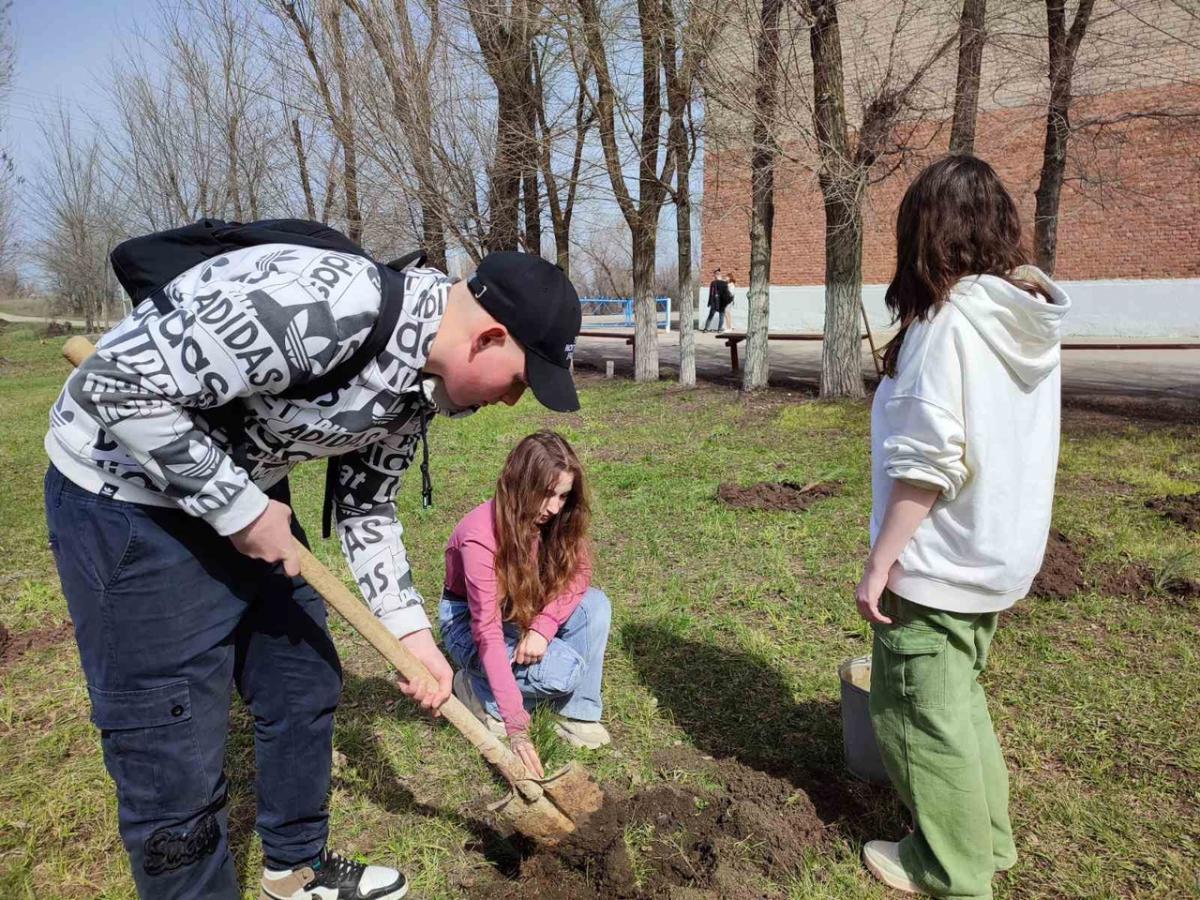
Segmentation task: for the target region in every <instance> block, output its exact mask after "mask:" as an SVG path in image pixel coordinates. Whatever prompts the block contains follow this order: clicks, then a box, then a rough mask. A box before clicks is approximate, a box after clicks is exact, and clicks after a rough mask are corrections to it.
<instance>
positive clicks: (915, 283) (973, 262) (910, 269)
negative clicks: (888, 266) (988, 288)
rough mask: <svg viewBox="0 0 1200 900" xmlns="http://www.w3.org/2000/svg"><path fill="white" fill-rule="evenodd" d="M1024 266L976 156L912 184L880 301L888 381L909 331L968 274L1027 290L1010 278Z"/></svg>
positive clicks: (997, 193)
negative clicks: (888, 318) (887, 329)
mask: <svg viewBox="0 0 1200 900" xmlns="http://www.w3.org/2000/svg"><path fill="white" fill-rule="evenodd" d="M1027 261H1028V257H1027V255H1026V253H1025V250H1024V249H1023V248H1022V246H1021V218H1020V216H1019V215H1018V214H1017V205H1016V204H1015V203H1013V199H1012V197H1010V196H1009V193H1008V191H1006V190H1005V189H1004V184H1003V183H1002V182H1001V181H1000V178H999V176H997V175H996V172H995V170H994V169H993V168H992V167H991V166H989V165H988V164H987V163H986V162H984V161H983V160H982V159H979V158H978V157H975V156H947V157H944V158H942V159H940V160H938V161H937V162H935V163H931V164H930V165H928V166H926V167H925V169H924V170H923V171H922V172H921V173H920V174H919V175H918V176H917V177H916V178H915V179H913V183H912V184H910V185H909V186H908V190H907V191H905V192H904V199H903V200H901V201H900V211H899V213H897V215H896V274H895V275H893V276H892V281H891V284H889V285H888V289H887V294H886V295H885V296H884V299H885V301H886V302H887V307H888V310H889V311H890V312H891V313H892V315H893V316H894V321H897V322H899V323H900V330H899V331H897V332H896V336H895V337H894V338H892V339H891V341H889V342H888V345H887V348H886V349H885V350H884V354H883V371H884V374H886V375H890V376H892V377H895V375H896V363H897V361H898V360H899V359H900V348H901V346H902V345H903V343H904V335H905V333H906V332H907V331H908V328H909V326H910V325H912V323H913V322H916V321H918V320H920V319H926V318H929V317H930V316H931V315H932V314H933V313H934V312H936V310H937V307H938V305H939V304H940V303H942V302H943V301H944V300H945V299H946V298H947V297H948V296H949V294H950V289H951V288H952V287H953V286H954V284H955V282H957V281H958V280H959V279H960V278H963V277H965V276H967V275H996V276H998V277H1000V278H1003V279H1005V280H1006V281H1008V282H1010V283H1012V284H1014V285H1016V286H1017V287H1020V288H1022V289H1024V290H1027V291H1032V292H1035V293H1039V294H1042V295H1043V296H1045V291H1044V290H1043V289H1042V288H1040V287H1039V286H1038V285H1036V284H1032V283H1029V282H1026V281H1022V280H1020V279H1018V278H1016V277H1015V276H1014V275H1013V271H1014V270H1015V269H1017V268H1018V267H1019V266H1022V265H1024V264H1025V263H1026V262H1027Z"/></svg>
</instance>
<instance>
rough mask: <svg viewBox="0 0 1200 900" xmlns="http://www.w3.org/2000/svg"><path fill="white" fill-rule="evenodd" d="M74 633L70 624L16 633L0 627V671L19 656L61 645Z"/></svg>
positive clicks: (65, 623) (64, 623) (73, 628)
mask: <svg viewBox="0 0 1200 900" xmlns="http://www.w3.org/2000/svg"><path fill="white" fill-rule="evenodd" d="M74 633H75V627H74V626H73V625H72V624H71V623H70V622H63V623H62V624H61V625H52V626H51V627H49V628H34V629H32V630H30V631H18V632H16V633H13V632H11V631H9V630H8V629H7V628H5V627H4V626H3V625H0V671H3V670H4V669H7V668H8V667H9V666H11V665H12V664H13V663H15V662H16V661H17V658H18V657H20V656H21V654H23V653H27V652H29V651H30V650H42V649H44V648H46V647H52V646H54V645H55V644H61V643H62V642H63V641H65V640H66V639H67V638H69V637H71V636H72V635H73V634H74Z"/></svg>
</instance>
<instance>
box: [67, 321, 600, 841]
mask: <svg viewBox="0 0 1200 900" xmlns="http://www.w3.org/2000/svg"><path fill="white" fill-rule="evenodd" d="M94 350H95V348H94V347H93V346H92V344H91V342H90V341H88V340H87V338H83V337H73V338H71V339H70V340H68V341H67V342H66V344H65V345H64V346H63V356H65V357H66V358H67V359H68V360H69V361H70V362H71V364H72V365H75V366H78V365H80V364H81V363H82V362H83V361H84V360H85V359H87V358H88V357H89V356H90V355H91V354H92V352H93V351H94ZM298 549H299V552H300V576H301V577H302V578H303V579H304V580H305V581H307V582H308V583H309V585H310V586H311V587H312V588H313V590H315V591H316V592H317V593H318V594H320V595H321V596H322V597H323V598H324V600H325V602H326V603H327V604H328V605H329V606H331V607H333V608H334V609H335V610H337V611H338V612H339V613H340V614H341V616H342V618H344V619H345V620H346V621H347V622H349V623H350V625H351V626H352V627H353V628H354V630H355V631H357V632H358V633H359V634H361V635H362V636H363V637H364V638H366V639H367V641H368V643H370V644H371V646H372V647H374V648H375V649H376V650H378V651H379V653H380V655H382V656H383V658H384V659H386V660H387V661H388V662H390V663H391V664H392V665H393V666H395V667H396V669H398V670H399V672H400V674H401V675H403V676H404V678H405V679H406V680H408V681H425V682H427V683H432V682H433V681H434V678H433V676H432V675H431V674H430V673H429V670H428V669H426V668H425V665H424V663H422V662H421V661H420V660H419V659H417V658H416V657H415V656H413V655H412V653H410V652H409V650H408V648H407V647H405V646H404V645H403V644H402V643H400V641H399V640H397V638H396V637H395V636H394V635H392V633H391V632H390V631H388V630H387V628H386V627H385V626H384V625H383V623H382V622H380V621H379V620H378V619H377V618H375V615H374V614H373V613H372V612H371V611H370V610H369V609H367V607H366V606H365V605H364V604H363V603H362V601H360V600H359V599H358V598H357V597H355V596H354V595H353V594H351V593H350V591H349V590H347V588H346V586H345V585H344V584H342V582H341V580H340V579H338V578H337V577H335V576H334V575H333V573H332V572H330V571H329V570H328V569H327V568H325V566H324V565H322V564H321V562H320V561H319V560H318V559H317V558H316V557H315V556H313V555H312V554H311V553H310V552H309V551H308V550H307V549H305V548H304V547H299V548H298ZM439 712H440V713H441V714H442V716H443V717H444V718H445V719H446V720H447V721H448V722H449V723H450V724H451V725H453V726H454V727H455V728H457V729H458V730H459V731H460V732H462V734H463V736H464V737H466V739H467V740H469V741H470V742H471V743H472V744H474V745H475V748H476V749H477V750H478V751H479V752H480V754H482V756H483V758H484V759H486V760H487V761H488V762H489V763H491V764H492V765H493V766H494V767H495V768H496V769H497V771H499V772H500V774H501V775H503V776H504V778H505V780H506V781H508V783H509V785H510V786H511V788H512V791H511V793H510V794H509V795H508V797H506V798H505V799H504V800H502V801H500V802H499V803H497V804H494V805H493V806H492V807H490V809H492V810H493V811H494V812H496V813H497V814H498V815H500V816H502V817H504V818H505V819H507V820H508V821H509V822H510V823H511V824H512V825H513V827H514V828H515V829H516V830H517V831H519V832H520V833H521V834H523V835H525V836H526V837H528V838H530V839H532V840H534V841H537V842H539V843H542V844H555V843H557V842H558V841H560V840H562V839H563V838H564V837H566V836H567V835H568V834H570V833H571V832H572V831H574V830H575V828H576V826H577V825H578V824H580V823H581V822H582V821H583V820H584V819H585V818H586V817H587V816H589V815H590V814H592V813H593V812H595V811H596V810H597V809H599V808H600V806H601V805H602V804H603V803H604V794H603V792H602V791H601V790H600V787H599V785H597V784H596V782H595V781H594V780H593V779H592V777H591V776H590V775H588V773H587V771H586V770H585V769H584V768H583V767H582V766H580V765H579V764H578V763H574V762H572V763H570V764H568V765H567V766H565V767H564V768H562V769H561V770H559V771H558V772H555V773H554V774H552V775H550V776H548V777H546V778H544V779H538V778H535V777H534V776H533V775H532V774H530V772H529V770H528V769H526V768H525V764H524V763H522V762H521V760H520V759H519V758H518V757H517V755H516V754H515V753H513V752H512V751H511V750H509V749H508V747H507V746H505V745H504V743H503V742H501V740H500V739H499V738H497V737H496V736H495V735H494V734H492V733H491V732H490V731H489V730H488V729H487V727H486V726H485V725H484V724H483V723H482V722H480V721H479V719H477V718H476V717H475V715H474V713H472V712H471V711H470V710H469V709H467V708H466V706H464V705H463V704H462V702H461V701H460V700H459V699H458V698H457V697H455V696H453V695H452V696H451V697H450V698H449V699H448V700H446V702H445V703H443V704H442V706H441V707H440V708H439Z"/></svg>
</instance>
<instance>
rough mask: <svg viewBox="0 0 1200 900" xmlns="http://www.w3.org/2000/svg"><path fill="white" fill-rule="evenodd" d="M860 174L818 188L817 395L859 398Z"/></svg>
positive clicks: (863, 177)
mask: <svg viewBox="0 0 1200 900" xmlns="http://www.w3.org/2000/svg"><path fill="white" fill-rule="evenodd" d="M865 191H866V173H865V172H864V171H863V170H862V169H856V170H854V172H853V173H852V174H851V175H850V176H849V178H848V179H844V180H843V179H839V180H834V181H829V182H826V183H823V184H822V192H823V193H824V195H825V340H824V342H823V344H822V346H821V396H822V397H861V396H863V393H864V391H863V376H862V338H861V334H862V331H861V328H860V326H859V316H860V315H861V309H862V201H863V194H864V192H865Z"/></svg>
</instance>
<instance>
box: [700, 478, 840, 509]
mask: <svg viewBox="0 0 1200 900" xmlns="http://www.w3.org/2000/svg"><path fill="white" fill-rule="evenodd" d="M839 487H840V485H838V484H836V483H835V482H832V481H819V482H814V483H813V484H797V483H796V482H794V481H760V482H759V483H758V484H752V485H750V486H749V487H739V486H738V485H736V484H729V483H725V484H722V485H721V486H720V487H719V488H717V498H718V499H719V500H720V501H721V502H722V503H726V504H728V505H729V506H737V507H741V508H742V509H783V510H788V511H790V512H803V511H804V510H806V509H808V508H809V507H810V506H812V505H813V504H814V503H816V502H817V501H818V500H824V499H825V498H826V497H832V496H833V495H834V494H836V493H837V492H838V488H839Z"/></svg>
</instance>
